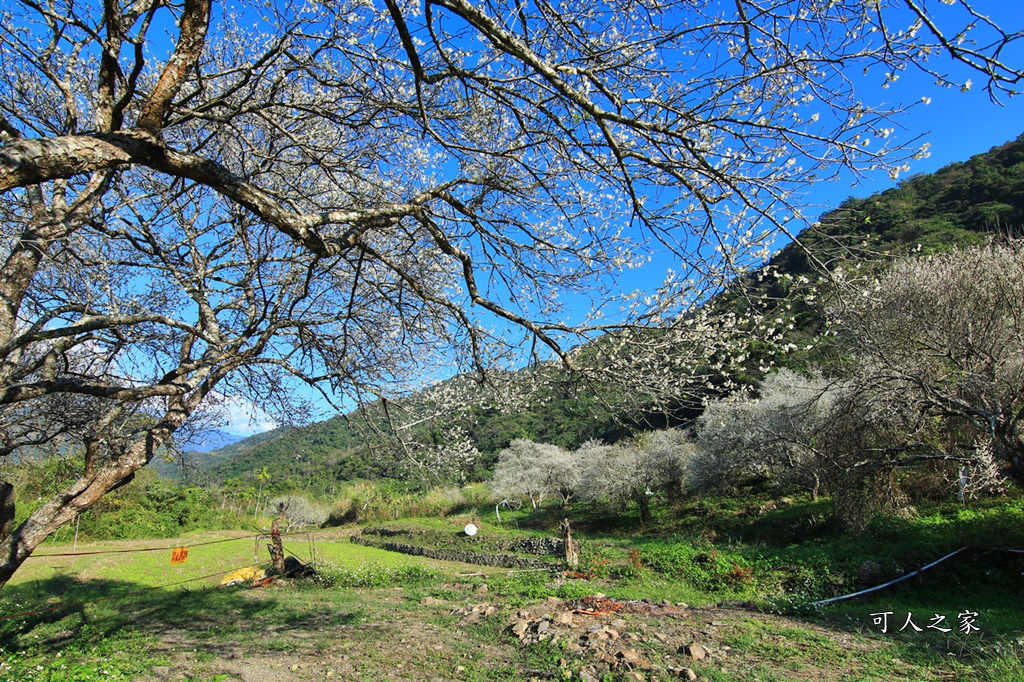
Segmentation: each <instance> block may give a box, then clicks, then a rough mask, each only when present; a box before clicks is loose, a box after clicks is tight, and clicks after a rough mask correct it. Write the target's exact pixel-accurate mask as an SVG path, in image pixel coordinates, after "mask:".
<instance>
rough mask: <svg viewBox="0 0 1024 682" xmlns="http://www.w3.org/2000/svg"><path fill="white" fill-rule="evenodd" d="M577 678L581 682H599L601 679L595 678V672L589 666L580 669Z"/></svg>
mask: <svg viewBox="0 0 1024 682" xmlns="http://www.w3.org/2000/svg"><path fill="white" fill-rule="evenodd" d="M579 678H580V680H581V682H601V678H599V677H598V676H597V670H595V669H594V668H593V667H591V666H588V667H586V668H580V675H579Z"/></svg>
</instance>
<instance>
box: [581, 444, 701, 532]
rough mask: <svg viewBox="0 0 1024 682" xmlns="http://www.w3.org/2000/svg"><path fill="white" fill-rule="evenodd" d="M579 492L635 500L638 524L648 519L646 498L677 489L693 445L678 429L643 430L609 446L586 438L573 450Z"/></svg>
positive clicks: (600, 497)
mask: <svg viewBox="0 0 1024 682" xmlns="http://www.w3.org/2000/svg"><path fill="white" fill-rule="evenodd" d="M576 454H577V456H578V457H579V458H580V464H581V466H582V468H583V473H582V476H581V482H580V491H581V495H582V496H583V497H585V498H587V499H590V500H608V501H611V502H618V503H629V502H632V503H635V504H636V505H637V509H638V511H639V514H640V523H641V525H646V524H648V523H649V522H650V521H651V507H650V500H651V498H652V497H653V496H655V495H657V494H659V493H664V492H666V491H672V490H678V489H679V487H680V485H681V483H682V478H683V476H684V475H685V471H686V469H687V465H688V462H689V460H690V458H691V457H692V456H693V455H694V454H695V453H694V447H693V445H692V444H691V443H689V442H687V441H686V438H685V436H684V435H683V434H682V432H679V431H659V432H653V433H648V434H644V435H643V436H641V437H640V438H638V439H637V441H636V442H635V443H625V442H623V443H619V444H616V445H613V446H609V445H604V444H602V443H600V442H598V441H588V442H587V443H584V444H583V445H581V446H580V448H579V449H578V450H577V453H576Z"/></svg>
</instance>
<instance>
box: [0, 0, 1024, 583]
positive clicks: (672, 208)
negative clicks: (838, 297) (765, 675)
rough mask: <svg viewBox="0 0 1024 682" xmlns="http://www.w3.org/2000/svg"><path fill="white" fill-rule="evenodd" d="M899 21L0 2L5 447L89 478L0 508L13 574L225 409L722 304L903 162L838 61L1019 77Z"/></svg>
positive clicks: (787, 7) (1003, 80)
mask: <svg viewBox="0 0 1024 682" xmlns="http://www.w3.org/2000/svg"><path fill="white" fill-rule="evenodd" d="M902 4H903V9H904V10H908V11H909V12H910V13H911V14H912V15H913V16H911V17H909V18H907V17H905V16H903V17H902V18H901V15H900V13H899V12H896V13H893V14H891V15H890V14H889V8H884V7H882V6H881V5H879V4H878V3H874V2H867V1H865V2H850V3H819V2H806V1H805V0H780V1H779V2H776V3H774V4H770V5H767V6H763V5H762V3H756V2H750V1H749V0H740V1H739V2H737V3H735V5H733V6H729V7H728V8H725V7H719V6H717V5H715V4H704V3H692V2H689V1H687V2H676V3H667V4H666V3H647V2H625V3H620V4H618V5H615V6H607V7H605V6H595V5H593V4H590V3H583V2H573V3H570V4H569V5H564V6H559V7H558V8H555V7H553V6H551V5H548V4H547V3H545V2H542V3H540V4H537V5H533V6H529V5H523V4H521V3H497V4H495V3H486V4H485V3H474V2H470V0H428V1H427V2H426V3H425V4H423V5H422V6H420V5H418V4H408V3H404V4H403V3H399V2H396V1H395V0H384V2H383V5H382V6H377V5H375V4H374V3H373V2H369V1H367V0H342V1H341V2H332V3H326V4H316V3H312V4H311V3H301V2H291V1H289V0H285V1H283V2H275V3H251V4H250V3H240V4H236V5H233V6H231V7H227V6H225V7H222V8H221V7H218V8H216V9H214V7H213V5H212V3H211V2H210V1H209V0H182V2H180V3H175V2H163V1H161V0H139V1H138V2H133V3H123V2H119V1H114V0H112V1H110V2H105V3H102V4H100V3H95V4H90V3H75V2H65V1H61V0H58V1H55V2H44V3H43V2H36V1H35V0H19V1H18V2H16V3H14V4H13V5H11V6H8V7H5V9H3V10H0V12H2V21H0V65H2V68H0V143H2V146H0V192H3V193H4V201H3V204H2V205H0V211H2V212H3V215H2V220H0V229H2V230H3V235H4V238H5V239H4V241H3V247H2V251H0V260H2V265H0V406H2V409H3V410H4V416H3V421H2V423H3V424H5V425H9V428H7V430H6V431H5V432H4V433H3V434H2V436H3V441H4V442H3V444H2V445H0V447H2V448H3V451H4V452H6V453H14V454H15V456H16V453H17V452H18V450H19V449H20V448H23V447H25V446H27V445H30V444H31V445H33V446H36V447H40V446H42V445H43V444H45V443H47V442H52V440H53V439H54V438H57V437H68V438H71V439H72V440H73V442H77V443H78V444H79V445H80V447H81V450H82V452H83V453H84V457H85V466H84V471H85V473H84V474H83V476H82V478H81V479H80V480H79V481H78V482H76V483H75V484H74V485H72V486H70V487H69V488H68V489H66V490H64V491H62V492H61V493H59V494H58V495H57V496H55V498H54V499H53V500H52V501H51V502H49V503H47V504H45V505H43V506H42V507H41V508H40V509H39V510H38V511H36V512H35V513H33V514H32V515H31V516H30V517H29V518H28V519H27V520H26V521H25V522H24V523H23V524H22V525H20V526H19V527H18V528H13V526H12V525H11V524H10V523H9V522H10V520H11V519H9V518H7V516H8V512H7V510H13V499H12V498H11V496H12V495H13V493H12V492H10V490H9V488H10V486H5V487H3V488H2V489H3V490H4V491H5V493H4V494H3V497H4V498H5V499H4V500H0V502H2V503H0V509H3V510H5V511H4V513H3V518H0V528H3V529H5V532H4V533H3V537H0V556H2V559H0V583H2V582H5V581H6V580H7V579H8V578H9V577H10V575H11V574H12V573H13V572H14V570H16V568H17V567H18V566H19V565H20V564H21V562H23V561H24V559H25V558H26V557H27V556H28V555H29V554H30V553H31V551H32V550H33V548H35V547H36V546H37V545H38V543H39V542H41V541H42V540H43V539H44V538H45V537H46V536H47V534H49V533H50V532H52V531H53V530H54V529H56V528H58V527H59V526H60V525H61V524H62V523H65V522H67V521H68V520H70V519H72V518H74V517H75V515H77V514H79V513H80V512H81V511H83V510H85V509H88V508H89V506H90V505H92V504H94V503H95V501H96V500H98V499H99V498H100V497H101V496H102V495H103V494H104V493H106V492H107V491H109V490H111V489H113V488H114V487H116V486H118V485H122V484H123V483H125V482H126V481H127V480H129V479H130V478H131V476H132V474H133V473H134V472H135V471H136V470H138V469H139V468H140V467H141V466H143V465H144V464H145V463H146V462H147V461H149V459H151V458H152V456H153V453H154V452H155V451H156V450H157V448H158V447H159V446H160V445H161V444H164V443H167V442H168V441H169V440H170V439H171V438H172V436H173V434H174V433H175V432H176V431H177V430H178V429H180V428H182V427H183V425H186V424H187V423H188V422H189V420H190V419H191V418H192V415H194V414H195V412H196V410H197V409H199V408H200V407H201V406H202V404H203V403H204V400H206V399H207V398H208V397H209V396H211V395H213V394H214V393H215V391H219V392H222V393H223V394H224V395H228V396H232V395H244V396H247V397H249V398H251V399H253V400H256V401H257V402H258V403H259V404H261V405H262V406H263V407H264V408H265V409H269V410H270V411H271V412H272V413H275V414H278V415H293V414H294V412H295V409H296V403H295V402H293V401H291V400H290V399H289V396H290V395H292V393H291V391H290V390H289V389H291V388H292V387H294V386H295V382H306V383H308V384H310V385H313V386H316V387H319V388H320V390H322V391H323V393H324V396H325V398H328V399H334V398H335V397H336V396H342V397H346V398H353V399H366V398H371V399H372V398H376V397H380V396H382V395H384V393H385V391H387V390H396V391H397V392H398V393H399V394H400V393H401V392H402V390H403V389H405V388H408V387H409V386H410V384H409V383H408V381H409V380H408V377H409V369H410V368H411V367H412V366H413V365H414V364H416V363H417V362H418V361H420V360H422V359H423V358H430V357H437V358H450V359H451V360H450V362H451V363H452V366H453V367H454V368H455V369H457V370H468V369H473V370H478V371H481V372H482V371H484V370H486V369H487V368H489V367H492V366H495V365H501V364H502V363H506V366H507V363H508V362H510V361H509V360H507V358H509V357H511V356H513V355H516V354H519V353H521V352H522V351H523V350H524V349H525V350H526V351H527V352H532V353H534V354H538V351H537V347H538V346H539V347H541V348H547V349H548V351H547V352H548V353H550V354H553V355H555V356H559V357H561V359H562V360H563V361H564V362H566V363H567V364H569V365H570V366H572V365H573V359H572V358H571V357H570V356H569V355H568V354H567V353H566V348H568V347H569V346H571V344H572V343H574V342H575V341H577V340H578V339H579V338H581V337H583V338H585V337H587V336H588V335H595V334H598V333H600V332H602V331H605V330H608V329H612V330H616V329H627V328H631V327H632V326H634V325H638V326H658V325H663V324H676V323H681V321H682V320H683V319H684V317H685V312H686V310H687V308H688V306H689V304H690V303H691V302H692V301H693V300H694V299H695V298H696V299H698V300H699V299H700V297H701V295H702V294H701V293H700V290H699V288H698V291H697V293H696V294H695V293H694V286H693V284H692V282H693V281H696V280H698V279H700V278H703V277H705V276H709V277H711V278H712V279H711V280H710V282H711V284H707V285H704V284H702V285H701V286H707V287H710V290H712V291H713V290H714V288H715V286H717V285H716V284H715V282H716V281H718V282H720V281H721V279H720V278H721V277H723V276H725V273H727V272H728V271H730V270H732V269H734V268H736V267H741V266H742V265H743V264H744V263H745V262H747V261H748V260H749V258H748V254H751V253H753V254H758V253H759V248H760V246H761V245H762V240H763V238H764V237H765V236H767V235H768V234H770V232H771V231H772V230H773V229H774V228H776V227H779V226H780V225H781V224H783V223H784V221H785V220H787V219H788V218H789V216H790V215H792V214H794V212H795V211H796V209H797V207H796V206H795V205H794V199H793V196H794V194H793V192H794V191H796V190H798V189H799V188H800V187H801V186H803V185H804V184H805V183H807V182H811V181H814V180H815V179H816V178H820V177H822V176H826V177H829V176H832V175H833V174H835V173H837V172H839V170H840V169H842V168H846V169H851V170H853V171H854V172H860V171H862V170H864V169H868V168H873V167H883V168H889V169H891V170H892V172H894V173H895V172H898V171H899V170H900V169H901V168H903V165H904V163H905V161H906V159H907V158H908V157H909V156H912V155H913V154H915V153H918V151H919V150H916V149H904V148H900V147H897V146H893V145H891V144H887V143H886V142H884V140H885V139H886V138H887V136H888V132H889V131H890V129H891V123H890V121H891V118H892V117H893V116H894V115H896V114H898V113H899V112H898V108H888V107H881V108H877V107H872V106H868V105H865V104H864V103H862V102H860V101H859V99H858V98H857V96H856V94H855V93H854V92H853V89H852V86H851V84H850V80H849V79H847V78H846V76H845V70H847V69H854V68H855V69H858V70H860V69H865V68H866V69H875V70H877V71H881V72H884V73H886V74H888V75H886V76H885V78H893V77H894V75H895V74H898V73H899V72H900V70H902V69H904V68H907V67H908V66H912V65H918V64H921V63H922V62H923V60H924V59H926V58H927V56H928V54H929V53H931V52H934V51H940V52H944V53H946V54H947V55H949V56H951V57H952V58H953V59H955V60H959V61H962V62H966V63H967V64H968V65H969V66H971V67H973V68H974V69H976V70H978V71H979V72H981V73H983V74H984V77H985V80H986V82H985V87H987V88H988V89H989V91H990V92H991V93H993V94H994V95H995V94H998V93H1000V92H1002V91H1006V90H1007V89H1009V88H1012V87H1013V85H1014V83H1016V82H1017V81H1018V80H1019V78H1020V72H1019V70H1016V69H1015V68H1013V67H1012V66H1007V65H1005V64H1004V63H1002V62H1001V61H1000V59H1001V57H1000V55H1002V54H1005V53H1006V52H1007V51H1008V49H1009V46H1011V44H1012V43H1014V41H1016V40H1017V39H1018V38H1019V37H1020V36H1019V34H1017V33H1012V32H1006V31H1003V30H1002V29H1000V28H999V27H998V26H996V25H994V24H993V23H991V22H988V21H981V20H978V19H977V17H978V16H980V15H978V14H977V13H973V14H971V15H970V16H967V17H966V19H964V20H963V21H962V22H961V23H960V24H958V25H953V26H949V25H946V24H944V23H943V21H940V20H939V18H937V17H936V16H933V14H932V13H931V10H930V9H929V8H928V6H927V5H926V4H924V3H921V2H919V1H918V0H904V1H903V3H902ZM958 5H959V6H961V7H963V8H967V9H968V10H970V7H969V6H968V5H967V4H966V3H965V2H963V1H961V2H959V3H958ZM890 21H897V22H898V21H910V22H912V25H911V26H902V25H899V26H896V27H894V28H890V23H889V22H890ZM953 21H954V22H956V21H959V19H954V20H953ZM908 28H909V29H910V30H903V29H908ZM167 32H170V33H171V34H172V35H173V45H168V44H167V42H166V40H165V38H164V36H165V34H166V33H167ZM973 36H977V38H976V39H975V40H974V42H971V40H970V38H971V37H973ZM928 68H932V67H931V66H929V67H928ZM869 138H870V139H875V140H881V141H882V142H881V143H877V142H875V143H872V144H870V145H869V144H867V142H868V140H869ZM630 223H632V224H633V225H634V226H635V227H636V228H637V229H634V230H629V229H626V228H627V225H629V224H630ZM653 248H666V249H669V250H671V251H673V252H675V253H676V254H677V255H678V256H679V260H680V264H681V265H680V268H679V270H680V272H679V273H677V274H676V275H673V277H671V278H670V279H669V281H668V283H667V284H666V287H665V288H664V289H663V290H662V292H660V293H659V295H658V296H657V297H656V298H655V299H653V300H651V301H650V302H648V303H647V304H643V299H642V298H639V299H638V298H636V297H633V296H632V295H631V294H625V295H624V296H623V297H616V296H615V295H614V294H615V290H614V288H613V285H612V282H614V275H616V274H617V273H620V272H621V271H622V270H623V269H625V268H628V267H632V266H634V265H636V264H639V263H642V262H643V261H644V260H645V258H646V257H647V255H648V254H649V252H650V249H653ZM716 278H717V279H716ZM701 281H703V280H701ZM588 292H589V293H593V294H594V296H595V300H597V301H600V302H601V303H598V304H595V306H594V310H593V316H592V317H591V319H590V321H588V322H587V323H584V324H582V325H574V324H570V323H567V322H566V321H565V318H564V315H563V309H562V307H561V306H562V305H563V304H562V300H561V299H559V296H564V295H565V294H566V293H574V294H576V293H588ZM638 301H640V302H641V304H639V305H637V302H638ZM620 303H621V305H622V306H623V307H624V310H623V311H622V312H619V311H618V310H617V308H618V306H619V304H620ZM606 311H608V312H611V316H610V317H609V318H608V319H607V320H601V319H600V315H601V314H602V313H604V312H606ZM495 319H497V320H500V321H501V322H502V324H503V325H507V326H508V327H509V328H511V329H516V330H519V332H520V334H518V335H515V334H512V335H507V334H505V333H504V332H505V329H497V330H495V331H492V329H493V328H494V325H493V324H492V323H493V321H494V320H495ZM680 328H682V327H680ZM61 401H63V402H61ZM75 401H86V402H87V403H88V411H89V412H88V417H87V418H78V417H73V416H72V412H73V411H74V410H77V408H73V407H68V406H69V405H71V404H72V403H74V402H75ZM61 405H64V407H61ZM54 411H57V412H59V414H60V415H62V416H60V417H59V418H58V419H55V420H53V421H52V422H50V421H39V420H36V421H33V420H32V419H31V418H30V417H31V415H32V414H33V413H34V414H42V413H46V414H49V413H50V412H54ZM78 414H81V413H78ZM11 514H13V512H11ZM7 531H10V532H7Z"/></svg>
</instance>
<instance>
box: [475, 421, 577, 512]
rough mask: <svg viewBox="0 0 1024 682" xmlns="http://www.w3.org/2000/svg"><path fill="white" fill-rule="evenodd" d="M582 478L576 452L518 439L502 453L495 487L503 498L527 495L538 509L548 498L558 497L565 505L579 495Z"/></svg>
mask: <svg viewBox="0 0 1024 682" xmlns="http://www.w3.org/2000/svg"><path fill="white" fill-rule="evenodd" d="M578 476H579V467H578V466H577V463H576V459H575V458H574V457H573V455H572V453H570V452H566V451H565V450H563V449H562V448H560V447H558V446H557V445H549V444H547V443H534V442H533V441H531V440H527V439H525V438H517V439H516V440H514V441H512V443H511V445H509V447H507V448H505V449H504V450H502V451H501V453H499V455H498V464H497V465H496V466H495V468H494V479H493V484H492V485H493V487H494V490H495V492H497V493H498V494H499V495H502V496H509V497H511V496H519V495H526V496H527V497H529V498H530V504H531V505H532V506H533V508H534V509H536V508H537V507H539V506H540V503H541V502H542V501H543V500H544V497H545V496H547V495H558V496H559V498H560V499H561V501H562V504H563V506H564V505H565V504H566V503H567V502H568V501H569V500H570V499H571V498H572V495H573V493H574V492H575V488H576V482H577V479H578Z"/></svg>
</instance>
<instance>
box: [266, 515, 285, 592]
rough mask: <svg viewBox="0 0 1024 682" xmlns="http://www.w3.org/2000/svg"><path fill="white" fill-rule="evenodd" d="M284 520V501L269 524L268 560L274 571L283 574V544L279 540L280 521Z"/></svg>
mask: <svg viewBox="0 0 1024 682" xmlns="http://www.w3.org/2000/svg"><path fill="white" fill-rule="evenodd" d="M282 520H284V502H282V503H281V504H279V505H278V507H277V516H276V517H274V520H273V521H272V522H271V524H270V544H269V545H267V549H269V550H270V561H271V563H273V564H274V573H275V574H276V575H284V545H283V544H282V542H281V521H282Z"/></svg>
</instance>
